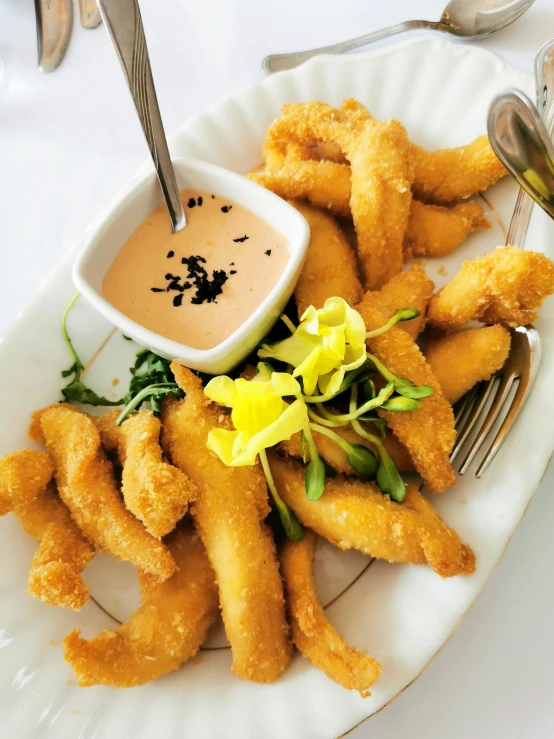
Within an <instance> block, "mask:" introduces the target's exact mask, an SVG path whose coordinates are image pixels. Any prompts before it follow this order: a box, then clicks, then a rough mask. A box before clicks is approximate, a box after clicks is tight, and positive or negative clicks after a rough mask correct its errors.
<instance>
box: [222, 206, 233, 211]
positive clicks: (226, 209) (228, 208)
mask: <svg viewBox="0 0 554 739" xmlns="http://www.w3.org/2000/svg"><path fill="white" fill-rule="evenodd" d="M232 207H233V206H232V205H223V206H222V207H221V211H222V213H228V212H229V211H230V210H231V208H232Z"/></svg>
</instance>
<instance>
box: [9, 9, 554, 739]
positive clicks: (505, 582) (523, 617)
mask: <svg viewBox="0 0 554 739" xmlns="http://www.w3.org/2000/svg"><path fill="white" fill-rule="evenodd" d="M75 1H76V0H75ZM467 1H468V2H469V0H467ZM442 5H443V3H442V1H441V0H389V1H388V2H381V1H377V0H372V1H371V0H340V2H337V1H336V0H334V1H331V0H280V1H279V2H261V1H260V0H200V1H199V2H194V1H193V0H142V2H141V7H142V13H143V18H144V23H145V28H146V36H147V40H148V45H149V49H150V57H151V61H152V66H153V71H154V77H155V79H156V83H157V89H158V97H159V101H160V105H161V109H162V113H163V118H164V122H165V126H166V130H168V131H170V130H172V129H173V128H175V127H176V126H177V125H178V124H180V123H181V122H182V121H183V120H185V119H186V118H187V117H188V116H190V115H192V114H194V113H196V112H199V111H201V110H202V109H203V108H204V107H206V106H207V105H209V104H210V103H212V102H213V101H215V100H217V99H218V98H220V97H222V96H224V95H227V94H229V93H231V92H232V91H233V90H235V89H236V88H239V87H242V86H244V85H247V84H248V83H250V82H252V81H254V80H258V79H261V78H262V77H263V73H262V71H261V68H260V60H261V59H262V57H263V56H265V55H266V54H267V53H269V52H272V51H287V50H290V51H292V50H296V49H302V48H308V47H312V46H319V45H322V44H325V43H332V42H334V41H340V40H343V39H346V38H349V37H352V36H355V35H359V34H360V33H362V32H369V31H371V30H373V29H378V28H380V27H382V26H385V25H389V24H392V23H397V22H399V21H402V20H407V19H409V18H413V17H419V18H427V19H431V20H433V19H438V17H439V16H440V13H441V10H442ZM552 36H554V3H552V0H537V2H536V3H535V5H534V6H533V8H532V9H531V10H530V11H529V12H528V13H527V15H525V16H524V18H522V19H520V20H519V21H518V22H517V23H516V24H514V25H513V26H511V27H510V28H509V29H507V30H505V31H503V32H501V33H499V34H497V35H496V36H494V37H492V38H489V39H485V40H484V41H482V42H481V44H482V46H483V47H485V48H488V49H492V50H493V51H495V52H497V53H498V54H501V55H502V56H504V57H505V58H506V59H507V60H508V61H509V62H511V63H512V64H513V65H515V66H518V67H521V68H523V69H527V70H531V69H532V65H533V58H534V55H535V52H536V51H537V50H538V49H539V47H540V46H541V45H542V44H543V43H544V42H545V41H547V40H548V39H549V38H550V37H552ZM390 43H394V40H392V41H391V42H390ZM0 57H1V58H2V59H3V61H4V63H5V69H4V72H3V76H2V79H1V80H0V173H1V174H0V331H2V330H4V328H5V327H6V326H7V325H8V324H9V323H10V321H11V320H12V319H13V318H14V317H15V316H16V314H17V312H18V311H19V309H20V308H21V307H22V306H23V305H24V304H25V302H26V301H27V299H28V298H29V297H30V296H31V295H32V294H33V292H34V291H35V290H36V288H37V286H38V285H39V284H40V282H41V281H42V279H43V278H44V277H45V276H46V274H47V273H48V272H49V271H50V269H51V268H52V267H53V266H54V265H55V264H56V263H57V261H58V260H59V259H60V257H61V255H62V254H63V253H64V252H65V251H66V250H67V249H68V248H69V247H70V246H71V244H72V243H73V242H74V240H75V239H77V238H78V237H79V235H80V234H81V232H82V231H83V229H84V228H85V227H86V226H87V224H88V223H89V222H90V221H91V220H92V218H93V217H94V216H95V215H96V214H97V212H98V211H99V210H100V209H101V208H103V207H104V206H105V204H106V203H107V202H108V201H109V199H110V198H111V197H112V195H113V194H114V192H115V191H116V190H117V189H118V188H119V187H120V185H121V184H122V183H123V181H124V180H125V179H126V178H127V176H128V175H129V174H130V173H132V172H133V171H134V170H135V169H136V168H137V167H138V165H139V164H140V163H141V162H142V161H143V160H144V159H145V158H146V156H147V152H146V148H145V144H144V141H143V139H142V134H141V132H140V130H139V127H138V125H137V121H136V120H135V113H134V110H133V108H132V104H131V101H130V98H129V95H128V93H127V90H126V88H125V83H124V80H123V77H122V75H121V73H120V70H119V66H118V63H117V61H116V57H115V54H114V52H113V50H112V48H111V46H110V43H109V40H108V37H107V34H106V32H105V28H104V27H103V26H100V27H99V28H97V29H95V30H92V31H85V30H83V29H81V28H80V26H79V24H78V22H76V23H75V27H74V34H73V38H72V40H71V45H70V48H69V51H68V54H67V56H66V59H65V61H64V62H63V64H62V66H61V67H60V68H59V69H58V70H57V71H56V72H55V73H53V74H50V75H43V74H40V73H39V72H38V70H37V68H36V42H35V18H34V11H33V3H32V2H31V1H30V0H27V2H22V0H2V2H0ZM4 391H5V392H6V391H7V392H9V388H7V389H4ZM522 464H524V460H522ZM553 488H554V465H552V464H551V465H550V468H549V471H548V472H547V474H546V475H545V478H544V480H543V482H542V485H541V486H540V488H539V490H538V491H537V493H536V495H535V497H534V499H533V501H532V503H531V506H530V508H529V511H528V513H527V515H526V517H525V519H524V521H523V523H522V524H521V526H520V528H519V530H518V531H517V533H516V534H515V536H514V537H513V540H512V542H511V543H510V545H509V547H508V549H507V551H506V554H505V556H504V558H503V560H502V562H501V563H500V565H499V567H498V569H497V570H496V572H495V574H494V576H493V577H492V578H491V580H490V582H489V584H488V585H487V587H486V589H485V591H484V593H483V595H482V596H481V598H480V599H479V601H478V602H477V603H476V605H475V606H474V607H473V609H472V610H471V612H470V613H469V615H468V616H467V617H466V619H465V620H464V622H463V623H462V624H461V625H460V627H459V628H458V630H457V632H456V633H455V635H454V636H453V637H452V639H451V640H450V641H449V642H448V644H447V645H446V646H445V647H444V648H443V650H442V651H441V652H440V654H439V655H438V656H437V658H436V659H435V660H434V661H433V662H432V663H431V665H430V666H429V668H428V669H427V671H426V672H425V674H424V675H422V676H421V677H420V678H419V680H417V681H416V683H415V684H414V685H412V686H411V687H410V688H409V689H408V690H406V691H405V692H404V693H403V694H402V695H400V696H399V697H398V698H397V699H396V700H395V701H394V702H393V703H392V704H391V705H390V706H388V707H387V708H386V709H385V710H383V711H381V713H379V714H378V715H376V716H375V717H373V718H371V719H369V720H368V721H366V722H364V723H363V724H362V725H361V726H359V727H358V728H357V729H356V730H354V731H353V732H352V733H351V734H350V735H349V736H351V737H353V739H376V738H377V737H378V738H379V739H391V738H393V737H394V738H395V739H396V737H404V736H406V737H410V739H424V738H425V739H444V737H448V738H449V739H468V738H469V737H472V738H473V737H475V738H476V739H481V737H483V738H484V737H487V739H496V738H497V737H498V738H499V739H500V738H501V739H523V738H525V739H547V738H549V737H554V700H553V699H552V695H553V692H554V630H553V629H552V625H551V624H552V614H553V613H554V575H553V573H554V535H553V524H554V490H553ZM1 733H2V732H1V728H0V734H1ZM18 739H19V738H18ZM21 739H22V738H21ZM261 739H263V738H261Z"/></svg>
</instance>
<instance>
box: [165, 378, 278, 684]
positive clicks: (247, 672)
mask: <svg viewBox="0 0 554 739" xmlns="http://www.w3.org/2000/svg"><path fill="white" fill-rule="evenodd" d="M171 369H172V371H173V372H174V374H175V379H176V381H177V382H178V383H179V385H180V387H181V388H182V389H183V390H184V391H185V393H186V397H185V399H184V400H181V401H177V400H174V399H172V398H170V399H166V401H165V403H164V409H163V414H162V418H163V430H162V443H163V447H164V449H165V450H166V451H167V453H168V455H169V457H170V458H171V460H172V461H173V463H174V464H175V465H177V467H179V469H181V470H182V471H183V472H184V473H185V474H186V475H188V476H189V477H190V478H191V480H193V481H194V482H195V483H196V485H198V488H199V490H200V495H199V497H198V500H196V501H195V503H194V504H193V505H192V507H191V510H192V514H193V517H194V520H195V523H196V527H197V529H198V533H199V534H200V536H201V537H202V541H203V542H204V545H205V547H206V551H207V552H208V557H209V558H210V562H211V564H212V567H213V568H214V571H215V574H216V578H217V583H218V586H219V599H220V603H221V610H222V615H223V622H224V624H225V630H226V633H227V638H228V639H229V641H230V643H231V649H232V650H233V667H232V669H233V672H234V674H235V675H237V676H238V677H241V678H243V679H246V680H254V681H256V682H270V681H272V680H275V679H276V678H277V677H278V675H280V674H281V672H282V671H283V670H284V669H285V667H286V666H287V664H288V662H289V660H290V652H291V645H290V641H289V638H288V627H287V623H286V619H285V603H284V596H283V584H282V581H281V577H280V574H279V563H278V561H277V556H276V552H275V544H274V542H273V538H272V536H271V534H270V532H269V530H268V528H267V527H266V525H265V524H264V523H263V519H264V518H265V516H266V515H267V513H268V511H269V505H268V502H267V488H266V483H265V480H264V477H263V474H262V472H261V470H260V469H259V468H258V467H257V466H256V467H227V466H225V465H224V464H223V462H221V461H220V460H219V459H218V458H217V457H216V456H215V455H214V454H213V453H211V452H210V451H209V450H208V449H207V447H206V440H207V436H208V433H209V431H210V429H212V428H216V427H218V426H221V425H222V424H224V423H225V422H226V417H225V414H223V413H222V412H221V411H220V410H218V409H217V408H216V406H215V405H213V404H212V403H210V401H209V400H208V398H207V397H206V395H205V394H204V391H203V388H202V383H201V381H200V379H199V378H198V377H196V375H194V374H193V373H192V372H190V370H187V369H185V368H184V367H180V366H179V365H176V364H172V365H171Z"/></svg>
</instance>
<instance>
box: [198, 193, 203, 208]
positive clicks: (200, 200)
mask: <svg viewBox="0 0 554 739" xmlns="http://www.w3.org/2000/svg"><path fill="white" fill-rule="evenodd" d="M202 203H203V200H202V195H201V196H200V197H199V198H198V205H199V206H201V205H202Z"/></svg>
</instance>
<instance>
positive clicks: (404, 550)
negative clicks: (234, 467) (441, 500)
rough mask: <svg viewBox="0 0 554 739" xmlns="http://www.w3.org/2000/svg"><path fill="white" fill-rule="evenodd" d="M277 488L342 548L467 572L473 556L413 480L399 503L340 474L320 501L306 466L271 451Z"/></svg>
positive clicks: (445, 571)
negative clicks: (311, 491) (308, 484)
mask: <svg viewBox="0 0 554 739" xmlns="http://www.w3.org/2000/svg"><path fill="white" fill-rule="evenodd" d="M268 456H269V459H270V464H271V471H272V473H273V477H274V480H275V484H276V485H277V489H278V490H279V493H280V495H281V497H282V498H283V500H284V501H285V503H287V505H289V506H290V507H291V508H292V510H293V511H294V512H295V513H296V515H297V516H298V518H299V519H300V521H301V522H302V523H303V524H304V525H305V526H307V527H308V528H310V529H312V530H313V531H315V532H316V533H318V534H319V535H320V536H323V537H324V538H325V539H328V540H329V541H330V542H331V543H332V544H335V545H336V546H338V547H340V548H341V549H358V550H359V551H360V552H365V554H369V555H370V556H371V557H377V558H378V559H386V560H388V561H389V562H410V563H413V564H424V563H427V564H429V565H430V566H431V567H432V568H433V569H434V570H435V572H437V573H438V574H439V575H441V576H442V577H451V576H453V575H462V574H468V573H471V572H473V571H474V569H475V557H474V555H473V552H472V551H471V549H470V548H469V547H467V546H466V545H464V544H462V543H461V542H460V538H459V536H458V534H457V533H456V532H455V531H453V530H452V529H450V528H448V526H446V524H445V523H443V521H441V519H440V517H439V515H438V513H437V512H436V510H435V509H434V508H433V506H432V505H431V503H429V501H428V500H426V499H425V498H424V497H423V496H422V495H421V493H420V492H419V491H418V490H417V488H415V487H414V486H413V485H408V486H407V492H406V498H405V500H404V502H403V503H395V502H394V501H392V500H390V498H389V497H388V496H385V495H383V494H382V493H381V491H380V490H379V489H378V488H377V486H376V485H375V484H374V483H371V482H363V481H362V480H359V479H357V478H355V477H351V478H348V477H344V476H342V475H337V477H334V478H332V479H328V480H326V481H325V492H324V493H323V495H322V497H321V498H320V499H319V500H317V501H310V500H308V498H307V497H306V490H305V487H304V469H305V468H304V466H303V465H302V464H300V463H299V462H296V461H294V460H293V459H290V458H285V459H283V458H281V457H279V456H278V455H277V454H275V453H274V452H271V453H270V454H269V455H268Z"/></svg>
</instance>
